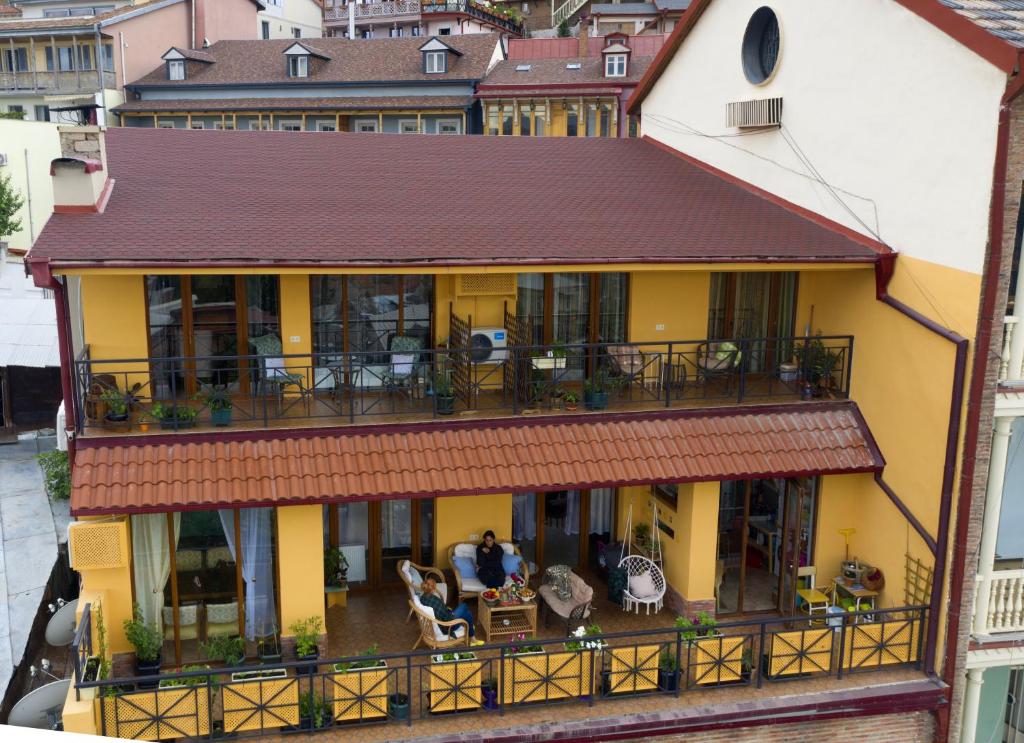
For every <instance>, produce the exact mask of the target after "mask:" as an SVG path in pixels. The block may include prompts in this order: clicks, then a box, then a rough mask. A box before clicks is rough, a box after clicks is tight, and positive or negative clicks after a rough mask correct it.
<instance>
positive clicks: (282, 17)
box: [256, 0, 324, 39]
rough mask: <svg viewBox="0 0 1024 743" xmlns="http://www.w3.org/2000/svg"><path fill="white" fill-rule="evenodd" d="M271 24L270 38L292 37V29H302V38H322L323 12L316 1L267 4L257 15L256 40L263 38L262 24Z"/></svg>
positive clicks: (295, 0) (286, 0) (285, 0)
mask: <svg viewBox="0 0 1024 743" xmlns="http://www.w3.org/2000/svg"><path fill="white" fill-rule="evenodd" d="M263 21H269V22H270V38H272V39H286V38H291V37H292V28H299V29H302V38H304V39H308V38H320V37H321V36H323V35H324V31H323V12H322V11H321V9H320V6H319V4H317V2H316V0H283V1H282V3H281V4H280V5H272V4H269V3H268V4H267V6H266V10H262V11H260V12H259V13H257V21H256V38H261V36H260V33H261V30H262V22H263Z"/></svg>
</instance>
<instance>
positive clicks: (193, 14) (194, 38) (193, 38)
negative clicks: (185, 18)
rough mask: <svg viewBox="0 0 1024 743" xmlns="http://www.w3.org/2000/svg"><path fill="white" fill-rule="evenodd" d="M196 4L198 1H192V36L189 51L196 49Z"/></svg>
mask: <svg viewBox="0 0 1024 743" xmlns="http://www.w3.org/2000/svg"><path fill="white" fill-rule="evenodd" d="M197 2H199V0H192V34H191V38H192V43H191V45H190V46H189V49H195V48H196V3H197Z"/></svg>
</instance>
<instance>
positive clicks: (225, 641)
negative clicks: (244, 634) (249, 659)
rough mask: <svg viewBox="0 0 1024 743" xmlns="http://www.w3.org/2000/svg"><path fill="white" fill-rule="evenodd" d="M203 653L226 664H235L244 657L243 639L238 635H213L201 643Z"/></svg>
mask: <svg viewBox="0 0 1024 743" xmlns="http://www.w3.org/2000/svg"><path fill="white" fill-rule="evenodd" d="M201 647H202V651H203V655H205V656H206V657H207V658H209V659H210V660H219V661H220V662H221V663H224V664H225V665H228V666H237V665H240V664H241V662H242V661H243V660H244V659H245V640H243V639H242V638H241V637H239V636H238V635H214V636H213V637H211V638H210V640H209V641H208V642H205V643H203V644H202V646H201Z"/></svg>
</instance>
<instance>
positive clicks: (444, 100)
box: [111, 95, 473, 113]
mask: <svg viewBox="0 0 1024 743" xmlns="http://www.w3.org/2000/svg"><path fill="white" fill-rule="evenodd" d="M472 104H473V99H472V98H469V97H468V96H457V95H446V96H441V95H433V96H431V95H424V96H373V97H362V98H342V97H340V96H339V97H337V98H209V99H206V98H204V99H200V100H196V99H187V100H177V99H175V100H161V99H155V100H145V101H129V102H127V103H122V104H121V105H120V106H115V107H114V108H113V109H111V110H112V111H115V112H117V113H133V112H139V111H146V112H148V111H172V112H173V111H178V112H182V113H184V112H186V111H361V110H366V109H374V110H376V109H378V108H380V109H408V108H415V109H439V108H446V109H447V108H468V107H469V106H471V105H472Z"/></svg>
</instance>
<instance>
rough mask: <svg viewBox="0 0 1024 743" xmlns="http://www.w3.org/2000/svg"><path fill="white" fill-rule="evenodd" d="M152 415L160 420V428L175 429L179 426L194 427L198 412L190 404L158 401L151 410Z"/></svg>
mask: <svg viewBox="0 0 1024 743" xmlns="http://www.w3.org/2000/svg"><path fill="white" fill-rule="evenodd" d="M150 415H152V416H153V417H154V418H155V419H157V420H158V421H160V428H162V429H164V430H165V431H166V430H174V429H177V428H192V427H193V426H195V424H196V416H197V415H198V412H197V411H196V409H195V408H193V407H190V406H188V405H164V404H162V403H156V404H155V405H154V406H153V407H152V409H151V410H150Z"/></svg>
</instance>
